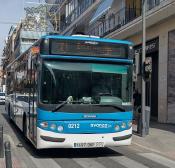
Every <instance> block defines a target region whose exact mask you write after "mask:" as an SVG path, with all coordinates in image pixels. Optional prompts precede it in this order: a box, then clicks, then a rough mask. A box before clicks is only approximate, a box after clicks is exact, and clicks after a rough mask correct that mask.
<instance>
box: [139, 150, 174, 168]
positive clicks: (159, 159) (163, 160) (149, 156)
mask: <svg viewBox="0 0 175 168" xmlns="http://www.w3.org/2000/svg"><path fill="white" fill-rule="evenodd" d="M138 155H140V156H142V157H144V158H147V159H149V160H152V161H154V162H156V163H159V164H161V165H164V166H166V167H170V168H175V161H173V160H170V159H168V158H166V157H163V156H160V155H158V154H155V153H139V154H138Z"/></svg>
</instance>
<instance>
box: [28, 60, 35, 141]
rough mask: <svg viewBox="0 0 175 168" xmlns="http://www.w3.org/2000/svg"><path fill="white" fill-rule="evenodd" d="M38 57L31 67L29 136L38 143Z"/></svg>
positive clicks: (32, 61)
mask: <svg viewBox="0 0 175 168" xmlns="http://www.w3.org/2000/svg"><path fill="white" fill-rule="evenodd" d="M35 62H36V59H34V60H31V69H30V85H31V87H30V96H29V137H30V139H31V140H32V141H33V142H34V143H35V144H36V127H37V126H36V124H37V115H36V95H37V68H36V63H35Z"/></svg>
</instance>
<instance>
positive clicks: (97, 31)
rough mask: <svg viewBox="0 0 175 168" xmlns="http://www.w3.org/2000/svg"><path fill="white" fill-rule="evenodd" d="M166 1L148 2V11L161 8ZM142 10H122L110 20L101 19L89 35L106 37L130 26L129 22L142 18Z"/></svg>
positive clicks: (90, 30) (93, 26) (92, 27)
mask: <svg viewBox="0 0 175 168" xmlns="http://www.w3.org/2000/svg"><path fill="white" fill-rule="evenodd" d="M163 1H166V0H155V1H154V3H153V0H151V1H150V3H149V1H148V5H147V10H151V9H153V8H155V7H156V6H159V5H160V3H162V2H163ZM141 13H142V9H136V8H122V9H121V10H119V11H118V12H116V13H114V14H111V15H110V16H109V17H108V18H105V17H104V18H101V19H100V20H99V21H97V22H96V23H95V24H93V25H92V26H90V28H88V29H89V30H88V31H87V34H90V35H96V36H100V37H104V36H106V35H108V34H110V33H111V32H113V31H115V30H117V29H119V28H121V27H122V26H124V25H126V24H128V23H129V22H131V21H133V20H135V19H136V18H138V17H139V16H141Z"/></svg>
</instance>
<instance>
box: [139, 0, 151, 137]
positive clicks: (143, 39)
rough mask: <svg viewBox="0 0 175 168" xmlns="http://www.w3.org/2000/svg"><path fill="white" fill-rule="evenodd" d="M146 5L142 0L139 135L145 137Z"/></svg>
mask: <svg viewBox="0 0 175 168" xmlns="http://www.w3.org/2000/svg"><path fill="white" fill-rule="evenodd" d="M146 7H147V0H142V129H141V130H142V132H141V136H142V137H145V136H146V135H148V133H149V118H150V114H148V113H149V112H148V111H146V109H145V95H146V94H145V88H146V87H145V86H146V83H145V79H144V62H145V58H146Z"/></svg>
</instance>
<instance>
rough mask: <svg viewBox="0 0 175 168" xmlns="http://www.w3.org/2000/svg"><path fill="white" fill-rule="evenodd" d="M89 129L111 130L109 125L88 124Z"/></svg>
mask: <svg viewBox="0 0 175 168" xmlns="http://www.w3.org/2000/svg"><path fill="white" fill-rule="evenodd" d="M90 127H91V128H111V127H112V125H110V124H90Z"/></svg>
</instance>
